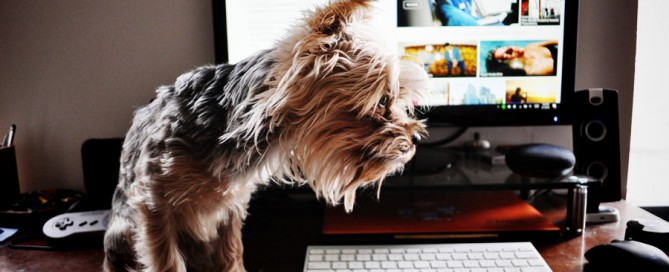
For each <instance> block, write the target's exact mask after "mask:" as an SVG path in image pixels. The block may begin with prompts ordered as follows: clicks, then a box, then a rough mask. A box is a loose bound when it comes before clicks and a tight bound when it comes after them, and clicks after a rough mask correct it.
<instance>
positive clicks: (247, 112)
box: [104, 0, 429, 271]
mask: <svg viewBox="0 0 669 272" xmlns="http://www.w3.org/2000/svg"><path fill="white" fill-rule="evenodd" d="M371 2H372V1H368V0H340V1H335V2H333V3H331V4H329V5H326V6H324V7H318V8H315V9H314V10H313V11H311V12H310V13H308V14H307V16H306V17H305V19H304V21H303V22H302V23H301V24H300V25H299V26H296V27H295V29H293V30H292V32H291V34H290V35H289V36H287V37H286V38H284V39H283V40H281V41H279V42H277V43H276V45H275V46H274V47H273V48H271V49H268V50H264V51H261V52H258V53H256V54H254V55H252V56H250V57H248V58H247V59H245V60H243V61H240V62H239V63H237V64H222V65H218V66H206V67H201V68H197V69H195V70H193V71H190V72H188V73H185V74H183V75H181V76H179V77H178V78H177V80H176V82H175V84H174V85H173V86H163V87H160V88H159V89H158V90H157V97H156V99H154V100H153V101H152V102H151V103H150V104H148V105H147V106H145V107H143V108H140V109H139V110H137V112H136V113H135V116H134V120H133V124H132V126H131V128H130V130H129V131H128V133H127V135H126V138H125V142H124V144H123V153H122V156H121V169H120V178H119V184H118V187H117V188H116V191H115V193H114V199H113V203H112V206H113V207H112V215H111V218H110V222H109V225H108V229H107V232H106V234H105V239H104V248H105V262H104V269H105V270H106V271H126V270H142V271H244V270H245V269H244V264H243V259H242V253H243V246H242V239H241V235H242V233H241V229H242V224H243V222H244V219H245V217H246V215H247V214H246V210H247V207H248V204H249V200H250V198H251V194H252V193H253V192H254V191H255V190H256V188H257V187H258V186H260V185H266V184H268V183H270V182H272V181H276V182H286V183H298V184H308V185H309V186H310V187H311V188H312V189H313V190H314V192H315V193H316V195H317V196H319V197H320V198H322V199H324V200H325V201H326V202H327V203H328V204H331V205H336V204H338V203H340V202H341V201H342V200H343V203H344V206H345V209H346V210H347V211H351V210H352V209H353V205H354V201H355V192H356V189H357V188H359V187H362V186H366V185H374V184H377V185H378V186H379V188H380V185H381V182H382V181H383V180H384V178H385V177H386V176H388V175H391V174H393V173H397V172H399V171H401V170H402V168H403V165H404V164H405V163H406V162H408V161H409V160H410V159H411V157H412V156H413V155H414V153H415V150H416V144H417V142H418V141H420V139H421V137H424V136H425V135H426V130H425V125H424V122H423V121H421V120H417V119H416V117H415V115H414V108H415V103H416V101H419V99H420V98H421V97H422V95H421V94H422V93H423V92H424V91H425V90H427V89H428V88H429V83H428V82H429V80H428V77H427V74H426V73H425V71H424V69H423V67H422V66H421V65H419V64H418V63H416V62H413V61H410V60H402V59H401V58H399V57H398V56H396V55H394V54H393V53H395V52H392V50H390V51H391V53H389V52H388V51H387V50H384V49H383V48H382V47H381V46H380V45H381V44H382V43H381V42H379V40H378V39H374V38H372V37H373V36H374V35H373V34H375V33H374V31H375V30H374V29H372V27H371V24H370V20H369V19H370V18H371V14H372V3H371Z"/></svg>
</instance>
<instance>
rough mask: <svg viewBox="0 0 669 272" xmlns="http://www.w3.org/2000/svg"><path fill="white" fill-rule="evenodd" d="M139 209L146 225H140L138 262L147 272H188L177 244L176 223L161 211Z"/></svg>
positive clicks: (143, 207)
mask: <svg viewBox="0 0 669 272" xmlns="http://www.w3.org/2000/svg"><path fill="white" fill-rule="evenodd" d="M141 206H142V208H141V209H139V211H140V214H141V217H142V219H144V221H145V222H144V224H140V226H142V227H140V230H139V233H138V237H137V238H138V239H137V241H136V244H135V247H136V251H137V253H138V256H137V257H138V260H139V262H140V263H141V264H142V267H143V269H144V271H146V272H164V271H171V272H186V264H185V262H184V258H183V256H182V255H181V252H179V249H178V244H177V231H176V227H177V226H176V225H175V224H176V223H175V222H173V220H171V219H170V216H169V214H166V213H165V211H162V210H160V209H154V210H149V209H148V207H146V205H145V204H141Z"/></svg>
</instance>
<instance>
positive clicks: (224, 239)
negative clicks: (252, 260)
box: [215, 215, 246, 272]
mask: <svg viewBox="0 0 669 272" xmlns="http://www.w3.org/2000/svg"><path fill="white" fill-rule="evenodd" d="M243 221H244V218H241V217H239V216H235V215H232V216H231V218H230V222H228V223H227V224H221V225H220V226H219V228H218V236H219V237H218V240H217V243H218V244H217V245H216V246H215V249H216V253H215V254H216V256H217V260H218V262H219V267H221V268H223V271H230V272H244V271H246V269H245V268H244V258H243V255H244V245H243V244H242V223H243Z"/></svg>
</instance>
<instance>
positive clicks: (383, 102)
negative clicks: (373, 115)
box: [378, 95, 388, 108]
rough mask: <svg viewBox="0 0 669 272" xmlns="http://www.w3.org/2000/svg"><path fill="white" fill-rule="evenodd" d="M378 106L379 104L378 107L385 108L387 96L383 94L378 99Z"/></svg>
mask: <svg viewBox="0 0 669 272" xmlns="http://www.w3.org/2000/svg"><path fill="white" fill-rule="evenodd" d="M378 106H379V108H385V107H386V106H388V96H387V95H384V96H383V97H381V100H379V105H378Z"/></svg>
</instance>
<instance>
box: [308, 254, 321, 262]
mask: <svg viewBox="0 0 669 272" xmlns="http://www.w3.org/2000/svg"><path fill="white" fill-rule="evenodd" d="M322 260H323V255H309V261H310V262H320V261H322Z"/></svg>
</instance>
